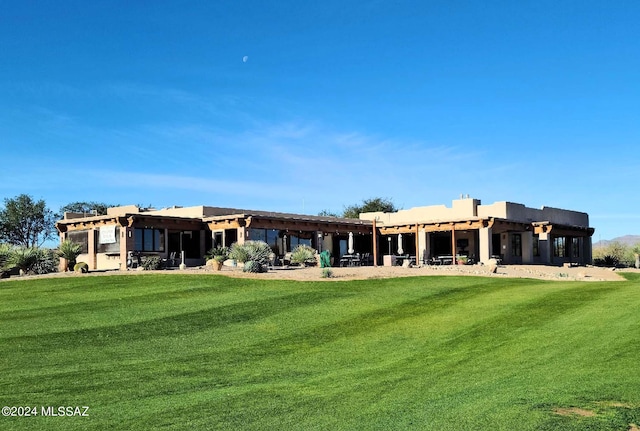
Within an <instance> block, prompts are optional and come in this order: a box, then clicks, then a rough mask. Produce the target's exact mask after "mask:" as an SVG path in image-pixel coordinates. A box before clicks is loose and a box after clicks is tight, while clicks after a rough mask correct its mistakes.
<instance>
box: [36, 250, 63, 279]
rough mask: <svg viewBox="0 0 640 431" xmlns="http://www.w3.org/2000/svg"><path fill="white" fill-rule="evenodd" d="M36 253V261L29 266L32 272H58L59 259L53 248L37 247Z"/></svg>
mask: <svg viewBox="0 0 640 431" xmlns="http://www.w3.org/2000/svg"><path fill="white" fill-rule="evenodd" d="M36 254H37V256H36V262H35V263H34V265H33V266H32V267H31V272H32V273H34V274H49V273H51V272H58V267H59V265H60V259H59V257H58V254H57V253H56V251H55V250H49V249H47V248H39V249H38V251H37V252H36Z"/></svg>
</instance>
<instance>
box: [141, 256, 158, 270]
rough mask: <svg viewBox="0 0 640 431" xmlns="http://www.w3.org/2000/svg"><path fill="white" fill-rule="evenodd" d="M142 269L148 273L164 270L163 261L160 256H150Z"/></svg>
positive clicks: (145, 260) (143, 263)
mask: <svg viewBox="0 0 640 431" xmlns="http://www.w3.org/2000/svg"><path fill="white" fill-rule="evenodd" d="M142 267H143V268H144V269H146V270H147V271H152V270H156V269H162V260H161V259H160V258H159V257H158V256H149V257H147V258H146V259H144V261H143V262H142Z"/></svg>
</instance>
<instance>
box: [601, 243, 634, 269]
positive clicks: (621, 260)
mask: <svg viewBox="0 0 640 431" xmlns="http://www.w3.org/2000/svg"><path fill="white" fill-rule="evenodd" d="M634 250H635V248H633V247H630V246H628V245H626V244H622V243H620V242H617V241H614V242H612V243H610V244H607V245H606V246H603V247H594V248H593V252H592V256H593V264H594V265H596V266H609V267H611V266H618V267H619V266H633V265H634V264H635V255H634Z"/></svg>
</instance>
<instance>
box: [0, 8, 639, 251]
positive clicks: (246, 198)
mask: <svg viewBox="0 0 640 431" xmlns="http://www.w3.org/2000/svg"><path fill="white" fill-rule="evenodd" d="M1 4H2V12H0V53H2V55H0V148H1V149H2V168H0V169H1V171H0V172H2V173H1V174H0V197H3V198H7V197H14V196H17V195H18V194H21V193H27V194H30V195H32V196H33V197H34V198H38V199H44V200H45V201H46V202H47V203H48V205H49V207H50V208H51V209H53V210H57V209H58V208H59V207H60V206H62V205H65V204H67V203H69V202H74V201H89V200H92V201H101V202H107V203H120V204H132V203H137V204H142V205H149V204H151V205H154V206H156V207H164V206H171V205H184V206H188V205H202V204H204V205H212V206H228V207H239V208H250V209H261V210H272V211H284V212H295V213H304V214H317V213H318V212H319V211H321V210H324V209H327V210H332V211H334V212H341V211H342V210H343V208H344V207H345V206H347V205H350V204H353V203H358V202H361V201H362V200H363V199H366V198H371V197H385V198H390V199H392V200H393V202H395V204H396V205H397V206H399V207H402V208H410V207H414V206H422V205H435V204H447V205H450V204H451V200H452V199H456V198H458V197H459V195H460V194H461V193H464V194H465V195H466V194H469V195H471V196H472V197H475V198H478V199H481V200H482V201H483V203H493V202H494V201H504V200H507V201H512V202H519V203H523V204H525V205H527V206H531V207H540V206H542V205H546V206H553V207H558V208H566V209H573V210H578V211H585V212H588V213H589V215H590V219H591V225H592V226H593V227H595V228H596V233H595V235H594V240H596V241H597V240H599V239H611V238H613V237H616V236H620V235H624V234H640V228H639V227H638V224H639V223H640V199H638V188H639V174H638V173H639V172H640V150H639V149H638V145H639V144H640V121H639V119H640V79H639V76H640V44H638V41H639V40H640V26H638V24H637V22H638V18H639V17H640V3H639V2H636V1H616V2H605V1H588V0H585V1H562V0H554V1H482V2H479V1H478V2H473V1H455V0H454V1H451V0H447V1H402V0H398V1H383V0H380V1H348V2H345V1H333V0H327V1H324V2H300V1H288V0H280V1H277V2H263V1H241V0H234V1H223V0H221V1H215V2H213V1H212V2H197V1H190V2H188V1H162V2H152V1H135V2H130V1H127V2H124V1H90V2H87V1H66V0H60V1H20V2H17V1H13V2H2V3H1Z"/></svg>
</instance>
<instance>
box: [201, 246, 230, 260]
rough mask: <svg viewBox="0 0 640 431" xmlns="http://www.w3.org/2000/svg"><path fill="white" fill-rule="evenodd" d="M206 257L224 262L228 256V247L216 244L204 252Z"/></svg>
mask: <svg viewBox="0 0 640 431" xmlns="http://www.w3.org/2000/svg"><path fill="white" fill-rule="evenodd" d="M206 257H207V259H215V260H217V261H218V262H224V261H225V260H227V259H228V258H229V247H223V246H218V247H215V248H212V249H211V250H209V251H208V252H207V254H206Z"/></svg>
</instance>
